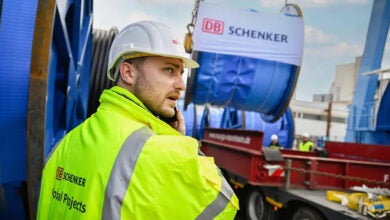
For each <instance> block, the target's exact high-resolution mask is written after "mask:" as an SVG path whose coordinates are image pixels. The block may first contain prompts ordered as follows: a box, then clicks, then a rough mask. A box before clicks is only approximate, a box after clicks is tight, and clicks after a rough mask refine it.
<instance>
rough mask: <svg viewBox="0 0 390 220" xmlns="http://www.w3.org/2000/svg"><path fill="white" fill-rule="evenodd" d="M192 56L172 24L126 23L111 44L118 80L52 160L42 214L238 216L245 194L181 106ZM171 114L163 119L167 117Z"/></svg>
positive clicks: (110, 74) (113, 75)
mask: <svg viewBox="0 0 390 220" xmlns="http://www.w3.org/2000/svg"><path fill="white" fill-rule="evenodd" d="M183 67H189V68H194V67H198V64H197V63H196V62H195V61H193V60H191V59H189V58H187V57H186V56H185V53H184V49H183V47H182V46H180V45H179V44H178V42H177V40H176V39H175V38H174V37H173V35H172V33H171V31H170V30H169V28H168V27H166V26H164V25H162V24H160V23H155V22H138V23H134V24H131V25H129V26H127V27H126V28H125V29H124V30H122V31H121V32H120V33H119V34H118V35H117V36H116V38H115V39H114V41H113V43H112V46H111V48H110V54H109V68H108V77H109V78H110V79H111V80H114V81H116V82H117V86H114V87H113V88H111V89H110V90H105V91H104V92H103V93H102V95H101V97H100V106H99V108H98V109H97V112H96V113H95V114H93V115H92V116H91V117H90V118H89V119H87V120H86V121H85V122H83V123H82V124H81V125H80V126H78V127H77V128H75V129H74V130H72V131H71V132H69V134H67V135H66V136H65V137H64V138H63V140H61V142H60V143H59V144H58V146H57V147H56V149H55V150H54V152H53V153H52V155H51V156H50V158H49V159H48V162H47V163H46V165H45V168H44V171H43V177H42V185H41V194H40V198H39V207H38V218H39V219H141V220H143V219H145V220H146V219H213V218H215V219H233V218H234V216H235V214H236V211H237V209H238V199H237V197H236V196H235V195H234V193H233V191H232V189H231V188H230V186H229V185H228V183H227V182H226V181H225V180H224V178H223V177H222V175H221V173H220V172H219V170H218V168H217V167H216V165H215V164H214V161H213V158H210V157H205V156H201V155H199V154H198V142H197V140H195V139H193V138H191V137H186V136H183V134H184V133H185V126H184V118H183V115H182V113H181V112H180V111H179V110H176V102H177V99H178V98H179V96H180V92H181V91H183V90H184V89H185V84H184V82H183V79H182V74H183ZM161 119H164V120H168V119H169V120H170V121H171V122H168V123H169V124H168V123H166V122H164V121H163V120H161Z"/></svg>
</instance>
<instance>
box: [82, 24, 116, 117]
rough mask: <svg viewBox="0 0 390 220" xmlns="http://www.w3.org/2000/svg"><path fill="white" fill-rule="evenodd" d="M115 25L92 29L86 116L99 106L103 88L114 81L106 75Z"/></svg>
mask: <svg viewBox="0 0 390 220" xmlns="http://www.w3.org/2000/svg"><path fill="white" fill-rule="evenodd" d="M117 34H118V29H117V28H116V27H113V28H111V29H110V30H100V29H95V30H93V48H92V67H91V82H90V83H91V84H90V87H89V88H90V89H89V102H88V116H89V115H91V114H93V113H94V112H96V109H97V107H98V106H99V97H100V95H101V93H102V92H103V90H104V89H108V88H111V87H112V86H113V85H114V83H115V82H113V81H111V80H109V79H108V78H107V77H106V72H107V65H108V54H109V52H110V47H111V44H112V41H113V40H114V38H115V36H116V35H117Z"/></svg>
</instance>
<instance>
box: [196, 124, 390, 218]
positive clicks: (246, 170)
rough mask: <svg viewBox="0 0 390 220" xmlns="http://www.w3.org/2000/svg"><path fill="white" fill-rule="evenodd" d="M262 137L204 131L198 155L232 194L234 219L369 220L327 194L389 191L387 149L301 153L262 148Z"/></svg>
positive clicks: (347, 146)
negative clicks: (236, 206) (209, 161)
mask: <svg viewBox="0 0 390 220" xmlns="http://www.w3.org/2000/svg"><path fill="white" fill-rule="evenodd" d="M262 144H263V132H261V131H250V130H237V129H217V128H206V129H205V133H204V139H202V140H201V150H202V151H203V153H205V154H206V155H208V156H213V157H214V159H215V162H216V164H217V165H218V166H219V167H220V168H221V170H222V173H223V174H224V176H225V177H226V179H227V180H228V181H229V182H230V184H231V185H232V187H233V188H234V189H235V191H236V193H237V195H238V197H239V199H240V207H241V211H240V213H239V215H238V217H237V218H238V219H240V218H243V219H286V220H288V219H292V220H297V219H311V220H317V219H320V220H321V219H329V220H333V219H369V217H368V216H365V215H362V214H360V213H358V212H356V211H353V210H350V209H348V207H345V206H342V205H341V204H339V203H336V202H332V201H329V200H327V199H326V192H327V190H340V191H347V192H351V187H353V186H362V185H363V184H364V185H366V186H367V187H381V188H387V189H389V188H390V179H389V175H390V146H384V145H366V144H357V143H341V142H326V143H325V149H326V150H319V151H316V152H301V151H296V150H289V149H282V150H277V149H270V148H268V147H263V146H262Z"/></svg>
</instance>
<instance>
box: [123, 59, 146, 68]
mask: <svg viewBox="0 0 390 220" xmlns="http://www.w3.org/2000/svg"><path fill="white" fill-rule="evenodd" d="M145 60H146V57H136V58H130V59H127V60H125V61H124V62H126V63H130V64H132V65H134V66H135V68H137V69H138V68H139V67H140V65H142V64H143V63H144V61H145Z"/></svg>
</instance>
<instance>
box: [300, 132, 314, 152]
mask: <svg viewBox="0 0 390 220" xmlns="http://www.w3.org/2000/svg"><path fill="white" fill-rule="evenodd" d="M309 138H310V136H309V134H308V133H303V135H302V137H301V142H300V143H299V147H298V149H299V150H300V151H306V152H309V151H312V150H313V143H312V142H311V141H310V140H309Z"/></svg>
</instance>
